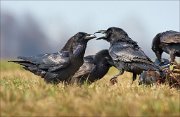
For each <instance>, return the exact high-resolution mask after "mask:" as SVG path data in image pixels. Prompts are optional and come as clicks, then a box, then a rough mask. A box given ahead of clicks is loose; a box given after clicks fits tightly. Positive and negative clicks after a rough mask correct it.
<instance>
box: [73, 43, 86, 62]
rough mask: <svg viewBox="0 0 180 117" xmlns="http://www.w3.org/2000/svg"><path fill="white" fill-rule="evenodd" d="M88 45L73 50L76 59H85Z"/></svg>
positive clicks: (81, 45)
mask: <svg viewBox="0 0 180 117" xmlns="http://www.w3.org/2000/svg"><path fill="white" fill-rule="evenodd" d="M86 46H87V44H79V45H77V47H76V48H75V49H73V56H74V57H75V58H82V59H83V57H84V54H85V50H86Z"/></svg>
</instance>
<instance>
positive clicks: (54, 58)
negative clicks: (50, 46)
mask: <svg viewBox="0 0 180 117" xmlns="http://www.w3.org/2000/svg"><path fill="white" fill-rule="evenodd" d="M18 59H20V60H19V61H12V62H16V63H19V64H20V65H23V66H24V67H25V69H26V70H30V71H31V72H33V73H35V72H37V71H38V70H43V71H45V72H47V71H49V72H54V71H57V70H59V69H62V68H65V67H67V66H68V65H69V64H70V58H69V55H68V54H67V53H62V52H61V53H60V52H57V53H53V54H40V55H37V56H32V57H18ZM32 69H33V70H32ZM35 74H36V73H35Z"/></svg>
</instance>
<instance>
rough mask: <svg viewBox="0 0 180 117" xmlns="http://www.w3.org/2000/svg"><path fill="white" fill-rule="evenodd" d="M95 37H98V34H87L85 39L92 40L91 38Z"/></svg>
mask: <svg viewBox="0 0 180 117" xmlns="http://www.w3.org/2000/svg"><path fill="white" fill-rule="evenodd" d="M93 38H96V36H95V35H94V34H87V35H86V37H85V39H87V40H90V39H93Z"/></svg>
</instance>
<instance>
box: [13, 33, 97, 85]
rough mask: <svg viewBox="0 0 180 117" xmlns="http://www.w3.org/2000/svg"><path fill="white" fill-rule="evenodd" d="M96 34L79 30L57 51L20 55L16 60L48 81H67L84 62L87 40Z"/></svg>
mask: <svg viewBox="0 0 180 117" xmlns="http://www.w3.org/2000/svg"><path fill="white" fill-rule="evenodd" d="M95 37H96V36H95V35H92V34H87V33H84V32H79V33H77V34H75V35H74V36H73V37H71V38H70V39H69V40H68V42H67V43H66V44H65V46H64V47H63V48H62V49H61V50H60V51H58V52H56V53H46V54H40V55H37V56H31V57H18V59H20V60H17V61H10V62H15V63H18V64H20V65H22V66H23V68H24V69H26V70H29V71H30V72H32V73H34V74H36V75H39V76H41V77H42V78H44V80H45V81H46V82H47V83H55V84H57V83H59V82H60V81H65V82H67V81H68V80H69V78H70V77H72V76H73V75H74V74H75V72H76V71H77V70H78V69H79V68H80V67H81V65H82V64H83V57H84V53H85V50H86V46H87V42H88V41H89V40H90V39H93V38H95Z"/></svg>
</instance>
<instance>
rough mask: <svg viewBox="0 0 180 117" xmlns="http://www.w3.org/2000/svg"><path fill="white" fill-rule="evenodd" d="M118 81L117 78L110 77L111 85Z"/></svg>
mask: <svg viewBox="0 0 180 117" xmlns="http://www.w3.org/2000/svg"><path fill="white" fill-rule="evenodd" d="M116 83H118V81H117V78H111V79H110V84H111V85H114V84H116Z"/></svg>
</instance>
